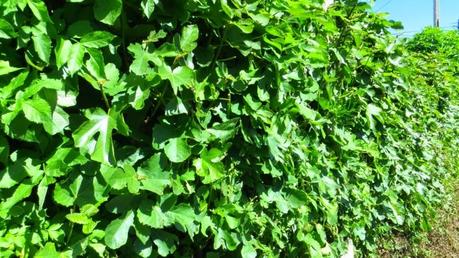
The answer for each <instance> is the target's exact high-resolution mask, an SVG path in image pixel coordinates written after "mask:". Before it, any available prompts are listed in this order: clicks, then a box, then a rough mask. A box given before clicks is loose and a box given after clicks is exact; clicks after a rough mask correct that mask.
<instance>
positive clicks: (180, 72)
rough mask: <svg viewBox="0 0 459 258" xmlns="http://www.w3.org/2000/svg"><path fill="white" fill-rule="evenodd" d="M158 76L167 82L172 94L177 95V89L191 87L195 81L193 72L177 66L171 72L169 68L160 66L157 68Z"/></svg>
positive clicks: (185, 67)
mask: <svg viewBox="0 0 459 258" xmlns="http://www.w3.org/2000/svg"><path fill="white" fill-rule="evenodd" d="M158 74H159V76H161V78H162V79H163V80H169V81H170V83H171V86H172V89H173V90H174V93H175V94H177V92H178V90H179V87H180V86H182V85H187V86H188V85H192V83H193V82H194V79H195V74H194V72H193V70H191V69H190V68H188V67H187V66H179V67H176V68H174V70H171V68H170V67H169V66H166V65H164V66H160V67H159V68H158Z"/></svg>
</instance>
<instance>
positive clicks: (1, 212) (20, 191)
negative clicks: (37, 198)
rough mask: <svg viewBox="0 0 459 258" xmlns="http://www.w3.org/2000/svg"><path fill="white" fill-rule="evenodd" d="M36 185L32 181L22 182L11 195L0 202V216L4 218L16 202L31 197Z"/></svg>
mask: <svg viewBox="0 0 459 258" xmlns="http://www.w3.org/2000/svg"><path fill="white" fill-rule="evenodd" d="M34 187H35V184H34V183H32V182H30V181H28V182H25V183H22V184H20V185H19V186H18V187H17V188H16V189H15V190H14V193H13V195H12V196H11V197H9V198H7V199H6V200H4V201H2V202H1V203H0V217H2V218H4V217H5V216H6V214H8V213H9V212H10V209H11V208H12V207H13V206H14V205H15V204H17V203H18V202H20V201H22V200H24V199H25V198H27V197H29V196H30V195H31V194H32V189H33V188H34Z"/></svg>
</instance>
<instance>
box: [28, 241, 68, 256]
mask: <svg viewBox="0 0 459 258" xmlns="http://www.w3.org/2000/svg"><path fill="white" fill-rule="evenodd" d="M49 257H61V254H60V253H59V252H58V251H56V246H55V245H54V243H49V242H48V243H46V244H45V246H44V247H43V248H41V249H40V250H38V252H37V253H36V254H35V255H34V258H49Z"/></svg>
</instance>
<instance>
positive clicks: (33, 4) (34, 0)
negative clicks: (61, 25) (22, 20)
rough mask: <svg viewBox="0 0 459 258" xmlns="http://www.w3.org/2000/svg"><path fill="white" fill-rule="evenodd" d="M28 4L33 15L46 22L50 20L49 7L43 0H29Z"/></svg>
mask: <svg viewBox="0 0 459 258" xmlns="http://www.w3.org/2000/svg"><path fill="white" fill-rule="evenodd" d="M27 5H28V6H29V8H30V10H31V11H32V13H33V15H34V16H35V17H36V18H37V19H38V20H39V21H44V22H50V23H51V19H50V18H49V14H48V9H47V8H46V5H45V3H44V2H43V1H42V0H27Z"/></svg>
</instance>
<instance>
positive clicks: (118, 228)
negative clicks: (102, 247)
mask: <svg viewBox="0 0 459 258" xmlns="http://www.w3.org/2000/svg"><path fill="white" fill-rule="evenodd" d="M133 223H134V212H133V211H132V210H130V211H128V212H127V213H126V215H125V216H124V217H122V218H119V219H116V220H114V221H112V222H111V223H110V224H108V226H107V228H106V229H105V239H104V240H105V244H106V245H107V246H108V247H109V248H111V249H118V248H120V247H121V246H123V245H125V244H126V242H127V240H128V235H129V229H130V228H131V226H132V224H133Z"/></svg>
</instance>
